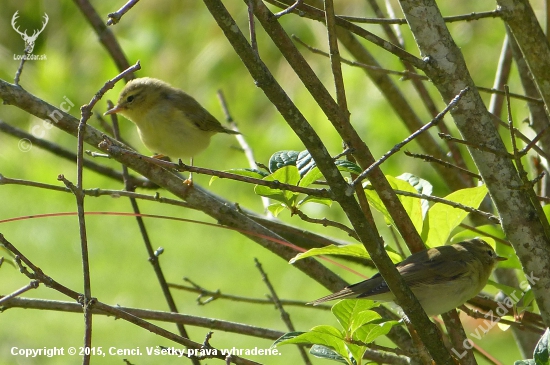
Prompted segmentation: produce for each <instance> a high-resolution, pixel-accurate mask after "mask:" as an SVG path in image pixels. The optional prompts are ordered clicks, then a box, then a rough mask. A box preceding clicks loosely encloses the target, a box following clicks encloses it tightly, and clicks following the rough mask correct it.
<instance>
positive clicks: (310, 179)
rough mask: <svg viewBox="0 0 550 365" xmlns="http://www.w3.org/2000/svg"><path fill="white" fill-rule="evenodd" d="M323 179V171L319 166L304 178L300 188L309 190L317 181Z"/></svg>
mask: <svg viewBox="0 0 550 365" xmlns="http://www.w3.org/2000/svg"><path fill="white" fill-rule="evenodd" d="M322 177H323V174H321V171H320V170H319V168H318V167H317V166H315V167H313V168H312V169H310V170H309V171H308V172H307V173H306V174H305V175H304V177H302V180H300V184H298V186H301V187H304V188H307V187H308V186H310V185H311V184H313V183H314V182H315V181H317V180H319V179H320V178H322Z"/></svg>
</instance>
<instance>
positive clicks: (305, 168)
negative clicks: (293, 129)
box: [296, 150, 316, 177]
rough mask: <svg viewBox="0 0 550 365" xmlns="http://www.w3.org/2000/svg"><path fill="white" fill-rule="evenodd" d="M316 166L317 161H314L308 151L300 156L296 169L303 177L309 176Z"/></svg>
mask: <svg viewBox="0 0 550 365" xmlns="http://www.w3.org/2000/svg"><path fill="white" fill-rule="evenodd" d="M315 166H316V164H315V160H313V157H311V154H310V153H309V151H308V150H305V151H302V152H300V153H299V154H298V159H297V160H296V167H297V168H298V171H300V176H302V177H303V176H305V175H307V174H308V173H309V172H310V171H311V170H312V169H313V168H314V167H315Z"/></svg>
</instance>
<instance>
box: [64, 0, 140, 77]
mask: <svg viewBox="0 0 550 365" xmlns="http://www.w3.org/2000/svg"><path fill="white" fill-rule="evenodd" d="M74 3H75V4H76V6H77V7H78V8H79V9H80V11H81V12H82V14H84V16H85V17H86V20H87V21H88V22H89V23H90V25H91V26H92V28H93V30H94V31H95V33H96V34H97V37H98V39H99V41H100V42H101V44H102V45H103V46H104V47H105V49H106V50H107V52H108V53H109V55H110V56H111V58H112V59H113V61H114V62H115V64H116V66H117V69H118V70H119V71H121V72H122V71H123V70H126V69H127V68H128V67H130V62H128V59H127V58H126V55H125V54H124V51H123V50H122V47H121V46H120V44H119V43H118V41H117V39H116V38H115V36H114V34H113V32H112V31H111V29H109V27H107V25H106V24H105V23H104V21H103V19H102V17H101V16H100V15H99V14H98V13H97V11H96V10H95V9H94V7H93V6H92V4H91V3H90V1H89V0H74ZM124 78H125V79H126V81H130V80H132V79H133V78H134V74H133V73H131V72H130V73H127V74H125V76H124Z"/></svg>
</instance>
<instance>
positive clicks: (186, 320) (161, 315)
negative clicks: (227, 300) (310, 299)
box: [2, 298, 330, 340]
mask: <svg viewBox="0 0 550 365" xmlns="http://www.w3.org/2000/svg"><path fill="white" fill-rule="evenodd" d="M271 305H273V303H271ZM9 308H25V309H40V310H49V311H58V312H66V313H81V312H82V307H81V306H80V305H79V304H78V303H72V302H68V301H60V300H48V299H34V298H32V299H31V298H13V299H10V300H9V301H6V302H4V303H3V304H2V309H4V310H7V309H9ZM117 308H118V309H120V310H121V311H124V312H126V313H129V314H131V315H133V316H136V317H139V318H141V319H144V320H151V321H160V322H165V323H182V324H185V325H188V326H193V327H202V328H209V329H213V330H217V331H223V332H228V333H234V334H239V335H245V336H252V337H256V338H263V339H267V340H276V339H277V338H279V337H281V336H282V335H283V334H284V333H283V332H281V331H275V330H272V329H268V328H262V327H256V326H251V325H247V324H241V323H237V322H229V321H224V320H222V319H216V320H212V319H210V318H204V317H197V316H192V315H187V314H181V313H171V312H165V311H157V310H150V309H141V308H132V307H122V306H117ZM311 309H313V307H311ZM329 309H330V308H329ZM92 312H93V313H94V315H101V316H109V315H110V314H109V313H106V312H103V311H101V310H98V308H93V309H92Z"/></svg>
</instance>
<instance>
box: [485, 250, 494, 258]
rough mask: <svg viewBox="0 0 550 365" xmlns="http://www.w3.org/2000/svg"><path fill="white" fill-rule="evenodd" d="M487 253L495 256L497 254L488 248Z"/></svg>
mask: <svg viewBox="0 0 550 365" xmlns="http://www.w3.org/2000/svg"><path fill="white" fill-rule="evenodd" d="M487 253H488V254H489V256H491V257H493V256H495V253H494V251H493V250H487Z"/></svg>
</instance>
